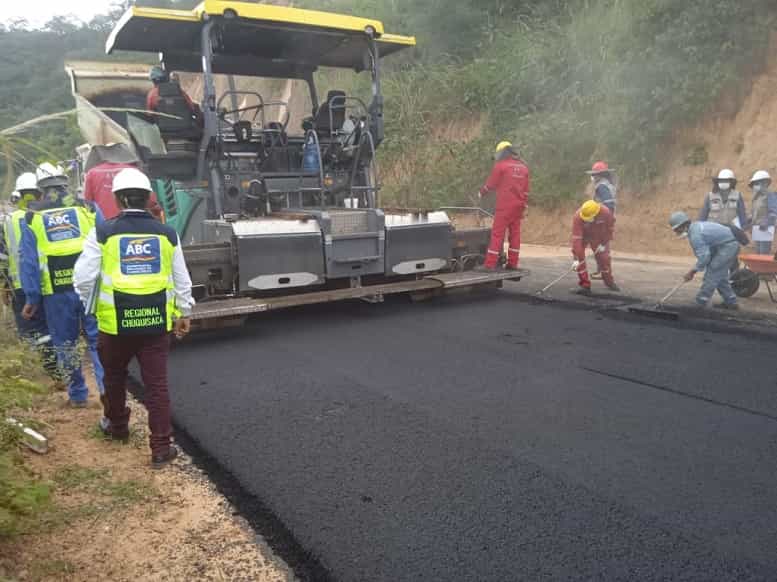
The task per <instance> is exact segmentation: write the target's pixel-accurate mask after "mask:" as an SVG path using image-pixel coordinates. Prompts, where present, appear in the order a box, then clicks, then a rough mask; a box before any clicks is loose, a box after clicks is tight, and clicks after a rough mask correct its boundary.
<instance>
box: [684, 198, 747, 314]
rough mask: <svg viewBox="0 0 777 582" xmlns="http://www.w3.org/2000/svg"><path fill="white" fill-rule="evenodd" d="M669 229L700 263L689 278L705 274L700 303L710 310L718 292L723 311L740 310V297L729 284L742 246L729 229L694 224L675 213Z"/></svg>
mask: <svg viewBox="0 0 777 582" xmlns="http://www.w3.org/2000/svg"><path fill="white" fill-rule="evenodd" d="M669 226H671V227H672V230H673V231H674V232H675V234H677V236H679V237H680V238H687V239H688V242H690V244H691V248H692V249H693V252H694V254H695V255H696V258H697V261H696V266H695V267H694V268H693V269H691V270H690V271H688V273H686V275H685V280H686V281H692V280H693V279H694V278H695V277H696V274H697V273H699V272H702V271H704V282H703V283H702V286H701V289H700V290H699V293H698V294H697V295H696V303H697V304H698V305H699V306H700V307H707V305H708V304H709V302H710V300H711V299H712V296H713V295H714V294H715V291H716V290H717V292H718V293H720V295H721V297H723V303H720V304H718V305H716V306H715V307H717V308H720V309H731V310H736V309H739V305H738V304H737V296H736V294H735V293H734V290H733V289H732V287H731V281H730V280H729V267H730V266H731V262H732V261H733V260H734V257H736V255H737V253H738V252H739V242H737V240H736V237H735V236H734V233H733V232H732V231H731V229H730V228H728V227H727V226H723V225H722V224H718V223H717V222H701V221H699V222H691V219H690V218H688V215H687V214H686V213H685V212H675V213H673V214H672V216H671V217H670V218H669Z"/></svg>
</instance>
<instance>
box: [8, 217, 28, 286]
mask: <svg viewBox="0 0 777 582" xmlns="http://www.w3.org/2000/svg"><path fill="white" fill-rule="evenodd" d="M26 214H27V211H26V210H14V211H13V212H12V213H11V215H10V216H9V217H8V218H7V219H6V222H5V248H6V250H7V251H8V276H9V277H10V279H11V284H12V285H13V288H14V289H21V288H22V280H21V278H20V277H19V248H20V246H21V244H22V221H23V220H24V217H25V215H26Z"/></svg>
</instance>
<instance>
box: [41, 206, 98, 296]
mask: <svg viewBox="0 0 777 582" xmlns="http://www.w3.org/2000/svg"><path fill="white" fill-rule="evenodd" d="M27 223H28V224H29V226H30V230H32V233H33V234H34V235H35V240H36V242H37V246H38V263H39V266H40V288H41V293H42V294H43V295H53V294H54V293H64V292H66V291H73V267H74V266H75V264H76V261H77V260H78V257H79V256H80V255H81V251H83V250H84V241H85V240H86V235H87V234H89V231H90V230H92V228H94V224H95V215H94V213H93V212H90V211H88V210H87V209H86V208H84V207H83V206H68V207H65V208H54V209H51V210H40V211H36V212H28V213H27Z"/></svg>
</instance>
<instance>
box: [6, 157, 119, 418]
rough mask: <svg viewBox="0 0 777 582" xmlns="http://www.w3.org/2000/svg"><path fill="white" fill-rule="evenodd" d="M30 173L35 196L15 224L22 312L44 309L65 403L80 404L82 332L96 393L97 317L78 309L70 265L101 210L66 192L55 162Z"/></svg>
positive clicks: (83, 389)
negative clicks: (34, 180)
mask: <svg viewBox="0 0 777 582" xmlns="http://www.w3.org/2000/svg"><path fill="white" fill-rule="evenodd" d="M36 174H37V179H38V193H39V194H38V195H39V197H40V198H39V199H38V200H36V201H35V202H31V203H30V205H29V207H28V212H27V214H26V215H25V220H24V222H23V223H22V229H21V230H22V232H21V246H20V250H19V258H20V261H19V276H20V279H21V285H22V290H23V291H24V296H25V304H24V307H23V308H22V317H24V318H25V319H26V320H28V321H30V320H32V319H34V318H35V317H36V316H37V314H38V312H40V311H41V309H43V310H44V311H45V313H46V316H47V317H46V321H47V323H48V329H49V333H50V335H51V339H52V342H53V344H54V348H55V350H56V353H57V362H58V364H59V369H60V373H61V374H62V377H63V380H65V381H66V382H67V383H68V397H69V404H70V406H72V407H74V408H86V407H87V396H88V388H87V385H86V381H85V379H84V375H83V373H82V366H81V354H80V352H79V340H80V338H81V333H82V331H83V332H84V334H85V335H86V339H87V351H88V354H89V356H90V358H91V360H92V368H93V370H94V375H95V380H96V384H97V389H98V391H99V393H100V394H101V395H102V394H103V392H104V389H103V369H102V365H101V364H100V359H99V358H98V356H97V322H96V320H95V319H94V317H93V316H90V315H88V314H86V313H85V312H84V309H83V306H82V305H81V301H80V300H79V299H78V296H77V295H76V292H75V290H74V289H73V267H74V265H75V262H76V260H77V259H78V256H79V255H80V254H81V250H82V249H83V245H84V241H85V240H86V235H87V233H88V232H89V230H90V229H91V228H92V227H93V226H94V224H95V222H97V223H99V222H102V214H100V212H99V210H98V209H95V208H93V207H90V206H88V205H86V204H84V203H82V202H80V201H79V200H76V198H75V197H74V196H72V195H71V194H70V193H69V192H68V178H67V176H66V175H65V171H64V170H63V169H62V168H61V167H59V166H54V165H52V164H50V163H44V164H41V165H40V166H38V169H37V171H36Z"/></svg>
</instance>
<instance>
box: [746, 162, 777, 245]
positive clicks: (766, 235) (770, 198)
mask: <svg viewBox="0 0 777 582" xmlns="http://www.w3.org/2000/svg"><path fill="white" fill-rule="evenodd" d="M771 184H772V177H771V176H770V175H769V172H766V171H764V170H759V171H757V172H756V173H755V174H753V177H752V179H751V180H750V189H751V190H752V191H753V203H752V204H751V209H752V214H751V216H750V224H751V225H752V227H753V232H752V240H753V244H754V245H755V252H756V253H758V254H759V255H771V254H772V243H773V242H774V230H775V224H776V223H777V193H775V192H773V191H772V190H771V188H770V186H771Z"/></svg>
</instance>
